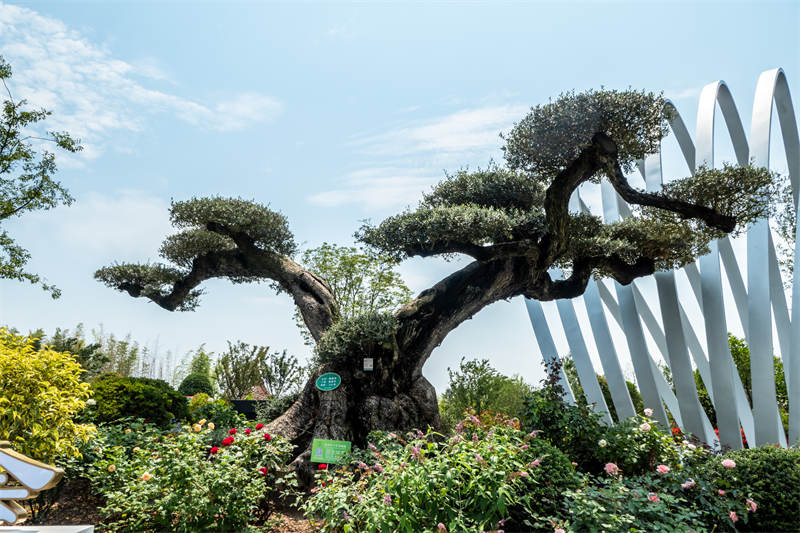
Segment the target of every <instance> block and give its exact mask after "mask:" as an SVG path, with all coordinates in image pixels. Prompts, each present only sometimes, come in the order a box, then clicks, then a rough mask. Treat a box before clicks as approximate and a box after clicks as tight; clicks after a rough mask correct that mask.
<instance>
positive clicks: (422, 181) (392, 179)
mask: <svg viewBox="0 0 800 533" xmlns="http://www.w3.org/2000/svg"><path fill="white" fill-rule="evenodd" d="M526 111H527V107H526V106H521V105H499V106H497V105H495V106H485V107H476V108H471V109H462V110H460V111H457V112H454V113H450V114H447V115H444V116H439V117H433V118H429V119H426V120H419V121H413V122H404V123H401V124H398V125H395V126H394V127H390V128H386V130H385V131H382V132H380V133H377V134H369V135H361V136H357V137H355V138H354V139H353V140H352V141H351V142H350V146H351V148H352V149H353V150H354V152H356V154H357V155H358V156H360V157H362V158H365V159H367V160H368V161H369V162H368V163H365V164H364V165H363V166H362V168H360V169H358V170H356V171H354V172H351V173H349V174H347V175H346V176H344V178H343V179H342V180H340V182H339V183H338V184H337V185H338V186H337V187H336V188H334V189H332V190H328V191H324V192H321V193H318V194H314V195H312V196H310V197H309V198H308V200H309V201H310V202H311V203H313V204H316V205H320V206H325V207H334V206H341V205H345V204H360V205H361V206H362V207H363V208H365V209H367V210H383V209H387V208H390V207H401V206H404V205H408V204H410V203H413V202H415V201H416V200H418V199H419V198H420V197H421V196H422V192H423V191H425V190H427V189H429V188H430V186H431V185H432V184H434V183H436V182H437V181H438V180H440V179H441V178H442V177H443V174H442V171H443V170H445V169H451V170H455V169H458V168H463V167H465V166H469V165H476V164H477V165H481V164H486V163H487V162H488V161H489V160H490V159H492V158H495V159H497V158H498V157H499V156H500V146H501V143H502V140H501V139H500V137H499V134H500V133H501V132H502V131H506V130H508V129H509V128H510V127H511V125H512V124H513V122H514V121H516V120H519V119H521V118H522V117H523V116H524V114H525V112H526Z"/></svg>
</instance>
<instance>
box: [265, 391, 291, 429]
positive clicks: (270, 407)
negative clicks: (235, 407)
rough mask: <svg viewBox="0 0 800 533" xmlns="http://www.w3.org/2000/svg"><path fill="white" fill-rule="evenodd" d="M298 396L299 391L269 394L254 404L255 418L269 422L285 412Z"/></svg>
mask: <svg viewBox="0 0 800 533" xmlns="http://www.w3.org/2000/svg"><path fill="white" fill-rule="evenodd" d="M299 397H300V391H295V392H293V393H291V394H285V395H283V396H270V397H269V398H267V399H266V400H263V401H261V402H258V404H257V405H256V420H261V421H262V422H264V423H265V424H269V423H270V422H272V421H273V420H275V419H276V418H278V417H279V416H281V415H282V414H283V413H285V412H286V411H287V410H288V409H289V408H290V407H291V406H292V404H294V402H296V401H297V399H298V398H299Z"/></svg>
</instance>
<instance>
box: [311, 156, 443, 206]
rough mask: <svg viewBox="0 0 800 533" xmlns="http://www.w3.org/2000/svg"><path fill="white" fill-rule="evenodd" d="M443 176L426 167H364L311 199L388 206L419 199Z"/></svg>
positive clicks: (332, 203) (323, 203)
mask: <svg viewBox="0 0 800 533" xmlns="http://www.w3.org/2000/svg"><path fill="white" fill-rule="evenodd" d="M440 177H441V174H439V175H438V176H437V175H433V174H431V173H429V171H428V170H426V169H408V168H397V167H386V168H364V169H361V170H357V171H355V172H351V173H350V174H348V175H347V176H346V177H345V179H343V180H342V181H341V183H340V184H339V188H337V189H333V190H329V191H324V192H321V193H318V194H314V195H312V196H310V197H309V198H308V201H309V202H311V203H312V204H314V205H318V206H322V207H336V206H340V205H345V204H361V205H362V206H365V207H367V208H370V209H376V210H382V209H388V208H391V207H397V206H404V205H408V204H411V203H413V202H415V201H416V200H418V199H419V198H420V197H421V196H422V192H423V191H425V190H427V189H429V188H430V186H431V185H432V184H433V183H435V182H436V180H437V179H438V178H440Z"/></svg>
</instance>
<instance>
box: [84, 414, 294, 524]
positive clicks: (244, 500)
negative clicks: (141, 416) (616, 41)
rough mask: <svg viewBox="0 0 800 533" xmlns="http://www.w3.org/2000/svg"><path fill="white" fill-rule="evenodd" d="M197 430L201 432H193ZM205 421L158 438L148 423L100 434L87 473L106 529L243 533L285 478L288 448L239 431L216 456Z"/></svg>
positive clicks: (274, 440)
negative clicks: (101, 498) (100, 503)
mask: <svg viewBox="0 0 800 533" xmlns="http://www.w3.org/2000/svg"><path fill="white" fill-rule="evenodd" d="M197 425H199V426H201V427H200V431H197V428H196V426H197ZM208 432H209V429H208V425H207V423H206V421H200V422H198V423H197V424H195V425H192V426H185V427H184V428H183V429H182V430H181V431H178V432H175V433H162V432H160V431H158V429H157V428H156V427H154V426H152V425H143V424H138V423H134V424H124V425H117V426H109V427H105V428H102V431H101V435H100V437H99V438H98V439H96V441H94V442H93V443H92V444H93V446H94V447H93V451H94V452H95V453H96V454H97V459H96V460H95V461H94V463H93V464H92V465H91V466H90V467H89V468H88V477H89V478H90V479H91V481H92V487H93V489H94V490H96V491H98V492H99V493H101V494H102V495H103V496H105V498H106V505H105V507H103V508H102V509H101V510H100V513H101V516H103V517H104V519H105V523H104V527H105V528H108V529H109V530H110V531H245V530H247V529H248V527H249V526H248V523H249V522H251V521H253V520H254V519H255V518H258V517H259V507H260V504H261V503H262V501H263V500H264V498H265V496H266V495H267V494H268V492H269V491H270V489H271V488H273V487H274V486H275V484H276V480H277V479H278V478H279V477H280V475H281V474H282V473H283V472H284V470H285V467H284V465H285V464H286V462H287V461H288V459H289V452H290V451H291V448H292V446H291V444H290V443H289V442H287V441H286V440H284V439H282V438H278V437H276V438H272V439H270V440H269V441H267V440H266V439H264V438H263V436H262V433H263V432H261V431H258V432H254V431H252V430H251V433H250V434H247V433H245V432H244V431H242V432H241V433H237V435H236V436H235V438H234V437H233V436H231V438H232V439H233V440H232V441H231V442H230V443H229V445H228V446H226V447H225V448H218V449H217V450H216V451H215V453H212V451H211V450H210V449H209V446H208V445H207V444H206V439H205V437H206V435H207V433H208Z"/></svg>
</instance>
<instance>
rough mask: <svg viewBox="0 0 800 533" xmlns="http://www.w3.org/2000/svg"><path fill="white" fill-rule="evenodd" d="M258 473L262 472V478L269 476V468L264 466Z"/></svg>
mask: <svg viewBox="0 0 800 533" xmlns="http://www.w3.org/2000/svg"><path fill="white" fill-rule="evenodd" d="M258 471H259V472H261V475H262V476H266V475H267V467H266V466H262V467H261V468H259V469H258Z"/></svg>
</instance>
